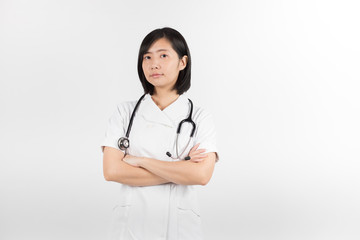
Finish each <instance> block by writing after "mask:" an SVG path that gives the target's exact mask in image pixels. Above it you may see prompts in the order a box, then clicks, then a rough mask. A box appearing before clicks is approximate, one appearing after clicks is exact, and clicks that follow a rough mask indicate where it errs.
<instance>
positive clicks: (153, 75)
mask: <svg viewBox="0 0 360 240" xmlns="http://www.w3.org/2000/svg"><path fill="white" fill-rule="evenodd" d="M162 75H163V74H160V73H153V74H151V75H150V77H161V76H162Z"/></svg>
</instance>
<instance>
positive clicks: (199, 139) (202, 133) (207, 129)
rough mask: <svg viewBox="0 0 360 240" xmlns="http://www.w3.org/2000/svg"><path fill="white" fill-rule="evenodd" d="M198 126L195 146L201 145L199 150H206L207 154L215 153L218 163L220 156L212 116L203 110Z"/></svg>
mask: <svg viewBox="0 0 360 240" xmlns="http://www.w3.org/2000/svg"><path fill="white" fill-rule="evenodd" d="M196 125H197V126H196V128H197V130H196V134H195V144H197V143H200V146H199V147H198V149H206V153H209V152H215V154H216V161H218V160H219V154H218V148H217V144H216V127H215V124H214V120H213V117H212V114H211V113H209V112H207V111H204V110H203V111H202V112H201V117H200V120H199V122H198V123H197V124H196Z"/></svg>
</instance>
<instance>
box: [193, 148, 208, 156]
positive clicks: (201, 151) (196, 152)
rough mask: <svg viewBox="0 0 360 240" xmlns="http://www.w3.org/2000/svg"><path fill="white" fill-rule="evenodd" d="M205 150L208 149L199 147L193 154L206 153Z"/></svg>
mask: <svg viewBox="0 0 360 240" xmlns="http://www.w3.org/2000/svg"><path fill="white" fill-rule="evenodd" d="M204 152H206V149H198V150H196V151H194V152H193V154H195V155H196V154H200V153H204Z"/></svg>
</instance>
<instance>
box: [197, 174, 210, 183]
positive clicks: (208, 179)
mask: <svg viewBox="0 0 360 240" xmlns="http://www.w3.org/2000/svg"><path fill="white" fill-rule="evenodd" d="M210 179H211V176H208V175H206V174H204V176H202V177H201V178H200V179H199V185H201V186H205V185H207V184H208V183H209V182H210Z"/></svg>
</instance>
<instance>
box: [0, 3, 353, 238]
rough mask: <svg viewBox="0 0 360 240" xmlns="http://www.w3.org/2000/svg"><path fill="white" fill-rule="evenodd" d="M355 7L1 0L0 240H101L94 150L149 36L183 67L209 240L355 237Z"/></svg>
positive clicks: (130, 93) (106, 211)
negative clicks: (203, 112) (210, 157)
mask: <svg viewBox="0 0 360 240" xmlns="http://www.w3.org/2000/svg"><path fill="white" fill-rule="evenodd" d="M359 7H360V4H359V3H358V1H346V0H345V1H325V0H323V1H321V0H312V1H307V0H305V1H304V0H303V1H264V0H263V1H260V0H258V1H256V0H255V1H189V0H186V1H184V0H182V1H165V0H162V1H160V0H153V1H115V0H106V1H104V0H103V1H100V0H92V1H85V0H72V1H69V0H67V1H46V0H42V1H41V0H34V1H25V0H18V1H10V0H1V1H0V114H1V117H0V133H1V134H0V146H1V151H0V160H1V163H0V164H1V165H0V189H1V191H0V195H1V196H0V239H4V240H13V239H16V240H19V239H27V240H29V239H37V240H39V239H89V240H92V239H104V236H105V232H106V228H107V225H108V223H109V217H110V214H111V209H112V207H113V205H114V204H115V201H116V197H117V196H118V192H117V189H118V188H117V187H118V185H117V183H111V182H106V181H105V180H104V179H103V177H102V153H101V151H100V147H99V144H100V142H101V140H102V138H103V136H104V131H105V127H106V124H107V119H108V118H109V117H110V115H111V113H112V112H113V111H114V108H115V106H116V103H118V102H121V101H127V100H135V99H137V98H138V97H139V96H140V94H141V93H142V88H141V85H140V83H139V81H138V78H137V72H136V58H137V52H138V48H139V46H140V43H141V41H142V39H143V37H144V36H145V35H146V34H147V33H148V32H150V31H151V30H153V29H155V28H159V27H164V26H170V27H173V28H175V29H177V30H179V31H180V32H181V33H182V34H183V35H184V37H185V38H186V39H187V42H188V44H189V47H190V49H191V53H192V58H193V78H192V79H193V82H192V88H191V90H190V91H189V93H188V94H189V96H191V98H192V99H193V101H194V102H195V103H196V104H197V105H200V106H203V107H205V108H208V109H209V110H210V111H212V112H213V114H214V116H215V121H216V124H217V129H218V145H219V149H220V155H221V160H220V162H219V163H217V165H216V170H215V172H214V176H213V178H212V180H211V182H210V183H209V184H208V185H207V186H206V187H202V188H201V189H200V198H201V206H202V213H203V214H202V215H203V222H204V230H205V233H206V239H210V240H215V239H246V240H253V239H254V240H255V239H256V240H257V239H261V240H263V239H266V240H268V239H274V240H281V239H284V240H289V239H291V240H292V239H307V240H309V239H310V240H311V239H327V240H328V239H347V240H352V239H359V238H360V230H359V229H360V228H359V225H360V217H359V216H360V207H359V204H358V203H359V202H360V191H359V187H360V177H359V170H360V164H359V160H360V153H359V146H360V137H359V136H360V127H359V122H360V111H359V110H360V107H359V103H360V96H359V91H360V84H359V80H360V78H359V77H360V73H359V66H360V58H359V56H360V47H359V42H360V34H359V22H360V17H359V10H360V9H359Z"/></svg>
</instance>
